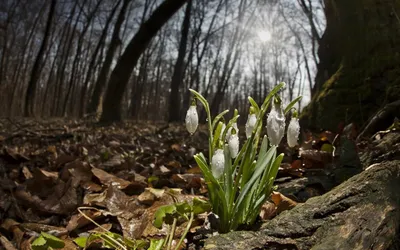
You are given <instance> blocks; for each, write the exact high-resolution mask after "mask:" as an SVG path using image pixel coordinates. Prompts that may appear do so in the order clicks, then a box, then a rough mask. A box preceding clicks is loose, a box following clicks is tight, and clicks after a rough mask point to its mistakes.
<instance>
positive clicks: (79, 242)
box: [74, 236, 88, 248]
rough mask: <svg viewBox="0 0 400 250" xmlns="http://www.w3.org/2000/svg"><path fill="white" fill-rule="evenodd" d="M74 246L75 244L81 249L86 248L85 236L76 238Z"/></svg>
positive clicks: (86, 238) (86, 239) (86, 240)
mask: <svg viewBox="0 0 400 250" xmlns="http://www.w3.org/2000/svg"><path fill="white" fill-rule="evenodd" d="M74 242H75V244H77V245H78V246H79V247H81V248H85V247H86V243H87V242H88V237H87V236H80V237H78V238H75V239H74Z"/></svg>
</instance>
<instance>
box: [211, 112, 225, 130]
mask: <svg viewBox="0 0 400 250" xmlns="http://www.w3.org/2000/svg"><path fill="white" fill-rule="evenodd" d="M228 112H229V110H228V109H227V110H224V111H222V112H221V113H219V114H218V115H217V116H216V117H215V118H214V120H213V122H212V125H211V127H212V129H213V130H214V128H215V125H217V123H218V122H219V120H221V118H222V117H223V116H224V115H225V114H226V113H228ZM222 132H223V131H222Z"/></svg>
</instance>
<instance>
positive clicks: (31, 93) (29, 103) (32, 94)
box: [24, 0, 57, 116]
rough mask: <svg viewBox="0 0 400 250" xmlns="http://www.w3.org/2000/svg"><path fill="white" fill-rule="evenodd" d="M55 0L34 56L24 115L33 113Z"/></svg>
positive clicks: (51, 5) (52, 2)
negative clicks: (37, 50)
mask: <svg viewBox="0 0 400 250" xmlns="http://www.w3.org/2000/svg"><path fill="white" fill-rule="evenodd" d="M56 4H57V0H52V1H51V4H50V9H49V16H48V18H47V23H46V30H45V32H44V36H43V41H42V45H41V46H40V49H39V52H38V54H37V56H36V59H35V62H34V64H33V67H32V73H31V77H30V80H29V83H28V89H27V91H26V95H25V108H24V115H25V116H32V115H34V114H35V100H36V85H37V82H38V80H39V77H40V71H41V70H40V67H41V65H42V58H43V54H44V52H45V50H46V47H47V43H48V41H49V38H50V30H51V24H52V22H53V16H54V11H55V8H56Z"/></svg>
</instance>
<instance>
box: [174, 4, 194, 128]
mask: <svg viewBox="0 0 400 250" xmlns="http://www.w3.org/2000/svg"><path fill="white" fill-rule="evenodd" d="M191 9H192V0H189V1H188V3H187V6H186V11H185V17H184V18H183V23H182V32H181V39H180V42H179V49H178V59H177V60H176V63H175V67H174V73H173V75H172V80H171V93H170V96H169V112H168V113H169V119H168V121H169V122H177V121H179V120H180V110H181V108H180V106H181V101H180V94H179V89H180V86H181V84H182V82H183V78H184V66H185V64H184V61H185V55H186V47H187V41H188V35H189V28H190V13H191Z"/></svg>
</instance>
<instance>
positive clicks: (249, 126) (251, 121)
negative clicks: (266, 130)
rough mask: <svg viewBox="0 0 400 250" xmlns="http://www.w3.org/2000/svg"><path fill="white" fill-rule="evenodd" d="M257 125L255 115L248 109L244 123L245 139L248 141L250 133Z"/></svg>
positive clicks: (251, 109) (251, 108)
mask: <svg viewBox="0 0 400 250" xmlns="http://www.w3.org/2000/svg"><path fill="white" fill-rule="evenodd" d="M256 123H257V116H256V114H255V111H254V108H253V107H250V113H249V116H248V118H247V122H246V138H247V139H249V138H250V136H251V133H252V132H253V130H254V127H255V126H256Z"/></svg>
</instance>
